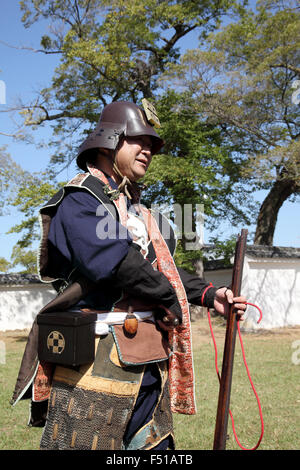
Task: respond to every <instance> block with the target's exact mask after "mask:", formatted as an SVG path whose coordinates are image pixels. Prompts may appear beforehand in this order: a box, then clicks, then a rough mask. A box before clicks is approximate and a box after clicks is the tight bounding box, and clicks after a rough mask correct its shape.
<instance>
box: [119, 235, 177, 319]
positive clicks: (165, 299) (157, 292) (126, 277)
mask: <svg viewBox="0 0 300 470" xmlns="http://www.w3.org/2000/svg"><path fill="white" fill-rule="evenodd" d="M115 278H116V285H117V286H119V287H122V289H124V290H125V291H126V292H128V293H129V294H132V295H135V296H141V297H144V298H146V299H150V300H151V301H152V302H153V301H154V302H157V303H158V304H163V305H164V306H165V307H167V308H168V309H170V310H171V312H172V313H174V315H176V316H177V318H179V319H180V320H181V318H182V311H181V307H180V304H179V301H178V299H177V295H176V292H175V290H174V288H173V286H172V285H171V284H170V282H169V280H168V279H167V277H166V276H165V275H164V274H163V273H161V272H159V271H156V270H155V269H153V267H152V265H151V263H149V261H147V260H145V259H144V257H143V255H142V254H141V253H140V252H139V249H138V248H136V246H135V244H134V243H133V244H132V246H131V247H130V248H129V250H128V253H127V255H126V256H125V258H124V259H123V260H122V262H121V263H120V264H119V266H118V267H117V269H116V271H115Z"/></svg>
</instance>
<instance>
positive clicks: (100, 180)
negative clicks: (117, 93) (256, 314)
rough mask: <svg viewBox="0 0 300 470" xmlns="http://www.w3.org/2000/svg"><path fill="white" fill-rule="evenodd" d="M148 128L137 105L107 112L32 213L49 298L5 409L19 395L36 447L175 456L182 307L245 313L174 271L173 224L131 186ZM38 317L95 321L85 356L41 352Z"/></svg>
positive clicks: (186, 372)
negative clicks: (52, 292)
mask: <svg viewBox="0 0 300 470" xmlns="http://www.w3.org/2000/svg"><path fill="white" fill-rule="evenodd" d="M158 126H159V120H158V117H157V114H156V112H155V109H154V108H153V107H152V105H150V103H148V102H147V101H146V103H145V106H144V109H143V108H141V107H139V106H137V105H136V104H134V103H130V102H125V101H117V102H112V103H111V104H109V105H107V106H106V107H105V108H104V109H103V112H102V114H101V116H100V120H99V122H98V125H97V127H96V129H95V130H94V131H93V132H92V133H91V134H90V135H89V136H88V137H87V139H86V140H85V141H84V142H83V144H82V145H81V147H80V148H79V153H78V156H77V165H78V167H79V168H80V170H81V172H80V173H79V174H78V175H77V176H75V177H74V178H73V179H72V180H71V181H70V182H69V183H68V184H66V185H65V186H64V187H63V188H62V189H60V191H59V192H58V193H56V194H55V195H54V196H53V197H52V199H51V200H50V201H49V202H48V203H47V204H46V205H45V206H44V207H43V208H42V209H41V210H40V221H41V228H42V237H41V245H40V250H39V259H38V272H39V276H40V279H41V280H42V281H43V282H49V283H52V285H53V286H54V287H55V289H56V290H57V296H56V297H55V298H54V299H53V300H52V301H51V302H50V303H49V304H48V305H46V306H45V307H44V308H43V309H42V311H41V312H39V314H38V315H37V318H36V320H35V321H34V323H33V326H32V329H31V332H30V334H29V337H28V341H27V345H26V348H25V352H24V355H23V359H22V363H21V367H20V371H19V375H18V379H17V383H16V387H15V391H14V394H13V398H12V400H11V403H12V404H13V405H15V404H16V403H17V402H18V401H19V400H20V399H25V398H29V399H30V403H31V413H30V419H29V425H31V426H44V430H43V434H42V439H41V444H40V448H41V449H49V450H50V449H63V450H64V449H74V450H75V449H81V450H85V449H86V450H90V449H95V450H100V449H105V450H117V449H118V450H149V449H155V450H166V449H174V448H175V443H174V434H173V425H172V413H184V414H195V413H196V405H195V396H194V370H193V357H192V347H191V324H190V315H189V304H194V305H202V306H206V307H211V308H214V309H215V310H216V311H217V312H218V313H220V314H223V315H226V314H227V311H228V309H229V303H232V302H234V303H235V308H236V311H237V312H238V314H239V315H242V314H243V313H244V310H245V308H246V306H245V302H246V300H245V299H244V297H238V298H234V299H233V294H232V291H231V290H230V289H226V288H225V287H221V288H218V289H217V288H215V287H213V286H212V285H211V284H209V283H208V282H206V281H205V280H204V279H201V278H199V277H198V276H196V275H192V274H190V273H187V272H185V271H184V270H183V269H181V268H179V267H176V265H175V263H174V259H173V255H174V252H175V248H176V237H175V235H174V231H173V229H172V226H171V225H170V224H169V222H168V220H167V218H165V217H164V216H163V215H162V214H160V213H156V212H155V211H152V210H149V209H147V208H146V207H145V206H144V205H142V204H141V202H140V195H141V186H140V184H139V183H138V180H139V179H140V178H142V177H143V176H144V175H145V173H146V171H147V169H148V167H149V165H150V163H151V159H152V156H153V155H155V154H156V153H158V152H159V151H160V149H161V148H162V146H163V141H162V139H161V138H160V137H159V135H158V133H157V131H156V130H155V127H158ZM49 312H52V313H53V312H57V321H58V323H59V316H60V315H63V314H64V315H65V314H66V313H67V314H68V315H76V314H79V313H80V315H82V316H84V318H87V316H88V315H92V314H94V316H93V318H94V323H93V325H94V326H93V328H94V330H93V335H94V336H93V348H94V356H93V357H94V359H93V360H92V361H90V362H89V363H87V364H86V363H84V364H79V365H78V364H76V363H75V364H70V365H68V364H64V363H63V364H61V363H55V362H53V361H52V362H48V361H47V360H44V359H43V357H40V355H39V353H38V348H39V342H40V341H43V340H44V338H43V337H42V338H41V336H42V335H41V332H39V328H40V326H41V325H39V323H38V321H37V319H38V318H41V317H42V316H43V315H47V314H49ZM62 312H64V313H62ZM54 314H55V313H54ZM44 318H45V317H44ZM49 337H50V335H49V336H48V338H47V340H48V343H47V344H48V347H49ZM51 340H52V341H54V339H53V332H52V336H51ZM64 340H66V339H64ZM51 344H52V346H53V344H54V343H51ZM86 344H87V343H86ZM85 347H87V346H86V345H85V344H84V341H81V342H80V341H79V342H78V344H77V348H79V353H80V350H83V349H84V348H85ZM56 348H57V349H56V353H57V356H58V355H59V354H60V353H61V351H62V350H63V348H64V342H62V343H60V345H58V346H56ZM58 353H59V354H58ZM61 356H62V355H61Z"/></svg>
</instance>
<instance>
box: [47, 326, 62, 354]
mask: <svg viewBox="0 0 300 470" xmlns="http://www.w3.org/2000/svg"><path fill="white" fill-rule="evenodd" d="M65 344H66V343H65V338H64V336H63V335H62V334H61V333H60V332H59V331H51V333H49V335H48V338H47V348H48V349H49V351H51V352H52V353H53V354H61V353H62V352H63V350H64V349H65Z"/></svg>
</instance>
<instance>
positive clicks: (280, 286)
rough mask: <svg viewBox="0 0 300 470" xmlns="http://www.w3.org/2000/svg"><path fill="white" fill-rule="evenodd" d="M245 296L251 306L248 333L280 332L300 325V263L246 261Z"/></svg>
mask: <svg viewBox="0 0 300 470" xmlns="http://www.w3.org/2000/svg"><path fill="white" fill-rule="evenodd" d="M241 290H242V293H243V294H244V295H246V297H247V299H248V301H249V302H251V303H254V304H256V305H258V307H260V308H261V310H262V314H263V319H262V321H261V322H260V323H259V324H257V319H258V318H259V312H258V311H257V310H256V309H255V308H253V307H250V306H248V309H247V318H246V320H245V321H244V322H243V323H244V324H243V328H245V329H259V328H265V329H270V328H280V327H286V326H295V325H300V260H299V259H282V258H273V259H270V258H264V259H255V258H252V259H251V258H250V257H248V256H246V257H245V264H244V269H243V283H242V289H241Z"/></svg>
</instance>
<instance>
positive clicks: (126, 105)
mask: <svg viewBox="0 0 300 470" xmlns="http://www.w3.org/2000/svg"><path fill="white" fill-rule="evenodd" d="M121 135H124V136H125V137H127V136H128V137H135V136H139V135H147V136H149V137H151V139H152V155H154V154H155V153H157V152H159V150H160V149H161V147H162V146H163V144H164V142H163V140H162V139H161V138H160V137H159V135H158V134H157V133H156V131H155V130H154V128H153V125H152V124H151V123H150V122H149V120H148V119H147V116H146V113H145V111H144V110H143V109H141V108H140V107H139V106H137V105H136V104H135V103H131V102H128V101H114V102H112V103H110V104H108V105H107V106H105V108H104V109H103V111H102V113H101V116H100V119H99V122H98V124H97V127H96V129H95V130H94V131H93V132H92V133H91V134H90V135H89V136H88V137H87V139H86V140H85V141H84V142H83V143H82V144H81V146H80V147H79V151H78V155H77V159H76V162H77V165H78V166H79V168H81V169H82V170H84V171H86V162H87V161H88V156H89V151H90V150H92V149H96V148H105V149H111V150H115V149H116V148H117V145H118V143H119V139H120V136H121Z"/></svg>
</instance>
